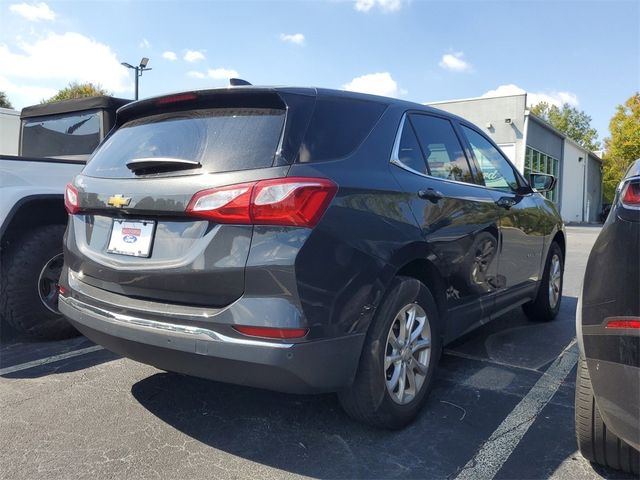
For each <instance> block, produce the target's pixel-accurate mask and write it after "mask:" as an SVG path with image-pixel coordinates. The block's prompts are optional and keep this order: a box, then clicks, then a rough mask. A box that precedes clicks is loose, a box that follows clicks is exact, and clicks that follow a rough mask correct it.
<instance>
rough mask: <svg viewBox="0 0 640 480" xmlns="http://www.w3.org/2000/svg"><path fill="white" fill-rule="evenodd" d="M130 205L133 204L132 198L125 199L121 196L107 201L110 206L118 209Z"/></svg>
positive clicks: (118, 195) (115, 196)
mask: <svg viewBox="0 0 640 480" xmlns="http://www.w3.org/2000/svg"><path fill="white" fill-rule="evenodd" d="M129 203H131V197H124V196H122V195H120V194H117V195H114V196H113V197H109V200H107V204H108V205H111V206H112V207H116V208H122V207H126V206H128V205H129Z"/></svg>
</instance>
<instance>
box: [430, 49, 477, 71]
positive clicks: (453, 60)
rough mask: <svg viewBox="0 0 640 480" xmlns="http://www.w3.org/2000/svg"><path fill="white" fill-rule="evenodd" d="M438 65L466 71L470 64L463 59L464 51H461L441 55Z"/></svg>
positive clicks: (447, 68) (468, 69) (452, 69)
mask: <svg viewBox="0 0 640 480" xmlns="http://www.w3.org/2000/svg"><path fill="white" fill-rule="evenodd" d="M438 65H440V67H442V68H444V69H445V70H450V71H452V72H468V71H470V70H471V64H470V63H469V62H467V61H466V60H465V59H464V53H462V52H453V53H445V54H444V55H442V59H441V60H440V63H439V64H438Z"/></svg>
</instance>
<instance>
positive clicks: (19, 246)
mask: <svg viewBox="0 0 640 480" xmlns="http://www.w3.org/2000/svg"><path fill="white" fill-rule="evenodd" d="M64 230H65V226H64V225H46V226H43V227H38V228H35V229H33V230H30V231H28V232H26V233H25V234H23V235H22V236H21V237H20V238H18V239H17V240H15V241H13V242H12V244H11V245H10V246H9V248H7V249H6V251H5V252H3V253H2V265H1V269H0V270H1V284H0V287H1V288H0V314H1V315H2V321H3V322H4V323H5V324H6V325H9V327H10V328H12V329H13V330H15V331H16V332H18V333H21V334H27V335H30V336H35V337H39V338H46V339H61V338H69V337H73V336H76V335H78V334H79V333H78V331H77V330H76V329H75V328H73V327H72V326H71V324H70V323H69V322H67V321H66V320H65V319H64V318H63V317H62V315H60V314H59V313H58V312H57V310H56V307H55V302H56V301H57V292H53V293H50V294H49V295H45V294H44V293H43V294H42V296H41V290H40V288H41V286H40V277H41V273H42V272H43V269H44V268H45V266H47V265H49V266H52V265H53V267H56V266H57V264H58V262H60V261H61V257H59V255H61V254H62V237H63V235H64ZM54 258H55V259H56V260H55V262H56V264H55V265H54V264H53V263H51V261H53V259H54ZM43 298H48V299H49V302H50V303H49V306H47V304H45V300H43Z"/></svg>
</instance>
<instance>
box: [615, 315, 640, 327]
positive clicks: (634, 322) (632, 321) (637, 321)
mask: <svg viewBox="0 0 640 480" xmlns="http://www.w3.org/2000/svg"><path fill="white" fill-rule="evenodd" d="M607 328H640V318H638V317H617V318H616V317H613V318H612V317H610V318H607Z"/></svg>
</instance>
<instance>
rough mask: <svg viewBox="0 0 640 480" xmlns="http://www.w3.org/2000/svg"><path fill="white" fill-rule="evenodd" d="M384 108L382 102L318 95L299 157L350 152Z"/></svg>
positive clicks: (327, 156) (328, 156)
mask: <svg viewBox="0 0 640 480" xmlns="http://www.w3.org/2000/svg"><path fill="white" fill-rule="evenodd" d="M386 108H387V105H386V104H385V103H381V102H372V101H369V100H360V99H353V98H344V97H327V96H320V97H318V99H317V100H316V105H315V109H314V112H313V117H312V118H311V122H310V123H309V128H308V129H307V134H306V136H305V139H304V141H303V144H302V148H301V151H300V157H299V160H298V161H299V162H301V163H306V162H321V161H324V160H333V159H337V158H343V157H346V156H348V155H350V154H351V153H353V151H354V150H355V149H356V148H357V147H358V146H359V145H360V144H361V143H362V142H363V141H364V139H365V138H366V137H367V135H368V134H369V132H371V130H372V129H373V127H374V125H375V124H376V122H377V121H378V119H379V118H380V116H381V115H382V113H383V112H384V111H385V109H386Z"/></svg>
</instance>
